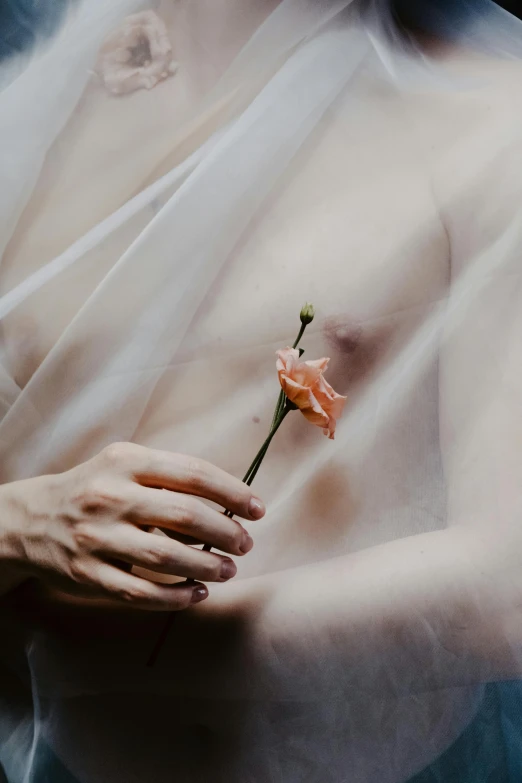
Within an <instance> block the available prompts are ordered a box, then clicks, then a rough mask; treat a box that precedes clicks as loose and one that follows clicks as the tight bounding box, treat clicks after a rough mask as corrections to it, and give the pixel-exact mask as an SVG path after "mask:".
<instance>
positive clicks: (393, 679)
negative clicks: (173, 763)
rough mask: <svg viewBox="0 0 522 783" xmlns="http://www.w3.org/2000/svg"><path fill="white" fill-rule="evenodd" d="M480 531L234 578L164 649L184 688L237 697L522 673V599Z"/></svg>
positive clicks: (395, 688)
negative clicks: (492, 573)
mask: <svg viewBox="0 0 522 783" xmlns="http://www.w3.org/2000/svg"><path fill="white" fill-rule="evenodd" d="M471 533H472V531H471V530H470V531H468V530H467V529H462V530H461V529H452V530H445V531H441V532H437V533H431V534H426V535H421V536H415V537H411V538H408V539H403V540H400V541H396V542H393V543H390V544H386V545H384V546H380V547H376V548H372V549H369V550H366V551H364V552H360V553H357V554H353V555H350V556H347V557H342V558H339V559H337V560H334V561H329V562H328V563H325V564H319V565H315V566H311V567H306V568H301V569H295V570H292V571H289V572H283V573H281V574H275V575H272V576H267V577H263V578H260V579H255V580H246V581H243V582H241V581H239V582H236V583H235V584H230V585H227V586H225V587H224V588H223V589H221V590H220V591H219V593H218V595H217V597H215V598H211V599H210V601H209V602H208V603H207V604H206V605H202V606H201V607H199V608H198V609H197V610H195V612H194V613H190V614H187V615H186V616H184V617H183V618H182V619H181V620H180V623H179V624H178V626H177V628H178V632H179V635H178V634H176V633H175V634H173V635H172V636H171V639H170V643H169V645H168V649H166V650H165V653H164V655H163V656H162V658H163V660H164V661H166V662H167V661H168V665H169V667H172V666H175V665H180V666H182V667H183V671H184V672H185V673H186V674H187V677H186V678H185V677H184V678H183V680H184V682H183V683H180V688H181V690H183V688H184V687H185V683H186V687H187V688H189V689H190V692H191V693H192V694H194V690H195V688H197V690H198V692H201V694H202V695H203V694H205V695H206V696H210V695H212V694H213V695H216V696H223V697H227V695H228V697H230V694H234V695H235V697H237V698H241V697H243V696H244V697H253V698H255V697H257V696H260V695H261V694H262V693H263V692H266V691H267V689H268V692H272V691H274V690H275V691H277V692H278V694H279V695H280V696H281V697H287V698H290V699H291V698H293V697H298V696H299V694H301V696H302V693H303V687H305V686H306V689H307V692H308V693H309V694H310V695H311V696H312V694H313V691H314V689H315V688H317V689H318V690H319V691H320V692H321V693H323V694H324V693H325V692H327V691H331V694H332V697H337V696H339V695H340V694H342V693H343V691H346V695H347V696H349V694H350V693H353V692H354V691H355V690H363V691H364V690H368V691H372V690H376V691H379V692H381V693H383V692H386V693H388V694H390V693H397V694H400V693H411V692H412V691H423V690H432V689H441V688H445V687H449V686H452V685H461V684H470V683H478V682H485V681H489V680H495V679H502V678H506V677H510V676H513V675H515V674H519V673H520V670H519V667H518V661H517V659H516V655H515V654H514V648H513V647H512V643H513V642H515V643H516V642H517V639H512V638H509V634H508V630H509V627H511V628H515V627H518V625H519V623H518V622H515V620H516V618H515V617H514V615H513V612H517V611H518V612H520V610H517V609H516V602H515V601H514V600H513V601H512V600H511V598H510V599H509V602H508V596H507V595H506V593H505V592H504V591H503V589H502V587H501V586H500V584H499V583H498V581H497V583H495V581H494V580H491V579H490V577H489V576H488V563H487V559H488V558H487V556H486V554H487V553H486V551H485V548H484V546H483V545H482V542H480V540H479V539H478V537H475V536H474V535H473V536H472V535H471ZM519 604H520V602H519ZM520 619H521V620H522V618H520ZM520 625H521V626H522V623H520ZM182 629H183V631H182ZM181 638H182V639H183V642H182V644H180V639H181ZM238 660H240V661H241V665H238ZM175 662H176V663H175ZM161 665H162V664H161V663H160V666H161Z"/></svg>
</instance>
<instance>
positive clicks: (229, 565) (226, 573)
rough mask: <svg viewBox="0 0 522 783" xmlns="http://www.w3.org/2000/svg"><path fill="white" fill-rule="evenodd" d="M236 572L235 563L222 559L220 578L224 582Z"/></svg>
mask: <svg viewBox="0 0 522 783" xmlns="http://www.w3.org/2000/svg"><path fill="white" fill-rule="evenodd" d="M236 574H237V568H236V564H235V563H234V561H233V560H223V563H222V564H221V579H222V580H223V581H224V582H227V581H228V580H229V579H232V577H233V576H235V575H236Z"/></svg>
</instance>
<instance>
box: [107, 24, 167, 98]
mask: <svg viewBox="0 0 522 783" xmlns="http://www.w3.org/2000/svg"><path fill="white" fill-rule="evenodd" d="M177 68H178V64H177V63H176V62H175V61H174V58H173V54H172V46H171V43H170V40H169V35H168V31H167V28H166V26H165V23H164V22H163V20H162V19H161V18H160V17H159V16H158V15H157V14H156V13H155V12H154V11H142V12H141V13H139V14H132V16H128V17H127V18H126V19H125V20H124V22H123V24H122V26H121V27H120V28H119V29H118V30H116V31H115V32H114V33H112V34H111V35H110V36H109V37H108V38H107V40H106V41H105V43H104V44H103V46H102V48H101V50H100V56H99V60H98V65H97V67H96V72H97V73H98V74H99V76H100V77H101V78H102V80H103V83H104V84H105V86H106V88H107V89H108V90H109V92H111V93H112V94H113V95H126V94H127V93H130V92H135V91H136V90H142V89H146V90H150V89H152V87H155V86H156V85H157V84H158V83H159V82H161V81H163V80H164V79H167V78H168V77H169V76H171V75H172V74H173V73H175V72H176V70H177Z"/></svg>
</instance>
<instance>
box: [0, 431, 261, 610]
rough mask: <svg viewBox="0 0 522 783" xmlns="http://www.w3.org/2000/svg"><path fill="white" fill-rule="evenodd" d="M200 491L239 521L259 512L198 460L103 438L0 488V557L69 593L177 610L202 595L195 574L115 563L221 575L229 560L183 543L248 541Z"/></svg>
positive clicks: (239, 488)
mask: <svg viewBox="0 0 522 783" xmlns="http://www.w3.org/2000/svg"><path fill="white" fill-rule="evenodd" d="M204 499H206V500H210V501H213V502H215V503H217V504H219V505H220V506H222V507H223V508H227V509H230V510H231V511H233V512H234V513H235V514H237V515H238V516H240V517H242V518H243V519H260V518H261V517H262V516H263V515H264V513H265V511H264V506H263V504H262V503H261V501H259V500H258V499H257V498H255V497H254V496H253V495H252V492H251V490H250V488H249V487H247V486H246V485H245V484H243V483H242V482H241V481H240V480H239V479H237V478H234V477H233V476H231V475H229V474H228V473H226V472H225V471H222V470H220V469H219V468H217V467H215V466H213V465H211V464H209V463H207V462H204V461H202V460H199V459H196V458H194V457H188V456H184V455H181V454H173V453H170V452H164V451H155V450H152V449H148V448H145V447H142V446H138V445H135V444H131V443H118V444H113V445H111V446H109V447H107V448H106V449H104V450H103V451H102V452H101V453H100V454H99V455H97V456H96V457H94V458H93V459H91V460H89V461H88V462H85V463H83V464H81V465H79V466H77V467H75V468H73V469H71V470H69V471H67V472H65V473H62V474H58V475H52V476H41V477H38V478H33V479H27V480H24V481H18V482H14V483H11V484H5V485H3V486H1V487H0V561H1V562H2V563H3V564H5V566H6V567H7V568H13V567H14V568H15V569H17V570H18V571H19V572H20V573H21V574H23V575H24V576H25V577H26V578H30V577H36V578H38V579H39V580H41V581H43V582H44V583H46V584H48V585H51V586H54V587H58V588H59V589H61V590H64V591H65V592H68V593H71V594H74V595H82V596H88V597H92V598H107V599H110V600H112V601H114V600H116V601H118V602H120V603H122V604H128V605H131V606H132V607H133V608H138V609H146V610H153V611H154V610H155V611H173V610H180V609H185V608H187V607H188V606H190V605H191V604H194V603H198V602H200V601H202V600H204V599H205V598H206V597H207V595H208V590H207V588H206V587H205V586H204V585H202V584H201V583H200V582H196V583H189V584H187V583H185V582H183V583H180V584H175V585H166V584H158V583H156V582H152V581H150V580H148V579H146V578H143V577H140V576H137V575H135V574H132V573H128V572H127V571H126V570H125V567H124V566H123V567H122V565H118V564H129V565H130V566H134V565H135V566H140V567H141V568H144V569H147V570H148V571H156V572H158V573H162V574H168V575H171V576H176V577H181V578H187V579H190V580H201V581H205V582H226V581H228V580H229V579H231V578H232V577H233V576H234V575H235V573H236V566H235V564H234V562H233V560H231V559H230V558H228V557H224V556H223V555H220V554H216V553H210V552H203V551H201V550H199V549H195V548H194V547H193V546H190V545H191V544H208V545H211V546H212V547H213V548H215V549H218V550H220V551H222V552H227V553H229V554H233V555H238V556H242V555H245V554H247V553H248V552H249V551H250V550H251V549H252V546H253V541H252V539H251V537H250V536H249V534H248V533H247V531H246V530H245V529H244V528H243V526H242V525H241V524H240V523H239V522H237V521H236V520H235V519H230V518H228V517H226V516H225V515H224V514H222V513H220V512H219V511H217V510H214V509H213V508H210V507H209V506H208V505H207V504H206V503H204V502H203V500H204ZM144 528H145V529H144ZM148 528H159V529H162V530H164V531H165V532H167V533H168V535H169V538H167V537H165V536H158V535H154V534H153V533H152V532H148Z"/></svg>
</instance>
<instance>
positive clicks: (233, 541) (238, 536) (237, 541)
mask: <svg viewBox="0 0 522 783" xmlns="http://www.w3.org/2000/svg"><path fill="white" fill-rule="evenodd" d="M244 535H245V533H244V530H243V528H242V527H240V526H239V525H236V527H235V528H234V530H231V531H230V539H229V541H230V547H231V549H233V550H236V551H237V550H241V546H242V544H243V537H244Z"/></svg>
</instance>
